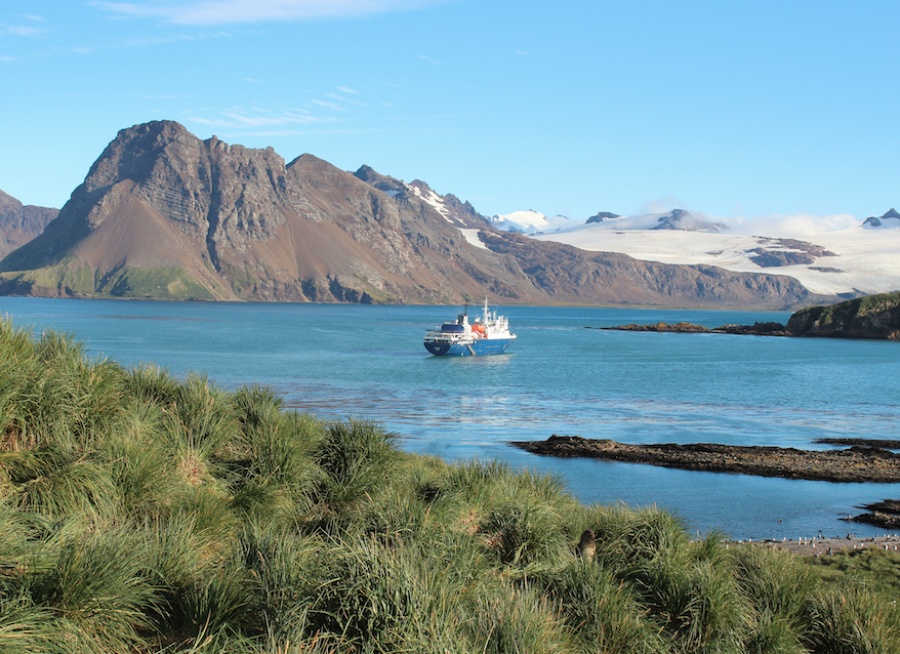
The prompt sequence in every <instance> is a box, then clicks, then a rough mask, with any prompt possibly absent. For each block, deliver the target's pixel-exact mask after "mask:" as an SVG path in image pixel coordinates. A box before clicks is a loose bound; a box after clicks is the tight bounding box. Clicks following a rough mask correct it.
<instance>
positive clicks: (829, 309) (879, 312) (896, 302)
mask: <svg viewBox="0 0 900 654" xmlns="http://www.w3.org/2000/svg"><path fill="white" fill-rule="evenodd" d="M787 331H788V332H790V334H791V335H792V336H832V337H834V336H838V337H846V338H887V339H895V340H896V339H900V292H897V293H881V294H878V295H868V296H866V297H861V298H855V299H852V300H846V301H844V302H839V303H837V304H833V305H830V306H816V307H810V308H808V309H802V310H800V311H797V312H795V313H794V314H793V315H792V316H791V318H790V320H788V324H787Z"/></svg>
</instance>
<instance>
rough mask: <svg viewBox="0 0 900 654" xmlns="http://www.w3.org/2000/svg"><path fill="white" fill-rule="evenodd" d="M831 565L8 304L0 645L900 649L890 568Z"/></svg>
mask: <svg viewBox="0 0 900 654" xmlns="http://www.w3.org/2000/svg"><path fill="white" fill-rule="evenodd" d="M588 528H590V529H593V530H594V532H595V533H596V535H597V554H596V560H595V561H593V562H587V561H585V560H584V559H581V558H577V557H575V556H574V554H573V548H574V546H575V544H576V542H577V541H578V539H579V536H580V534H581V533H582V531H583V530H585V529H588ZM848 560H849V559H848ZM885 561H887V563H885V562H884V561H882V564H884V565H887V567H888V568H889V569H893V570H896V562H894V561H888V560H885ZM848 565H849V566H850V568H853V566H852V563H848ZM873 569H876V570H879V572H878V574H879V576H881V577H883V576H884V575H883V569H882V568H879V567H875V568H873ZM819 570H820V568H817V567H814V566H811V565H809V564H807V563H806V562H805V561H804V560H802V559H799V558H797V557H794V556H792V555H789V554H786V553H779V552H772V551H765V550H760V549H753V548H744V549H734V548H731V549H726V547H725V546H724V545H723V544H722V543H721V542H720V538H719V537H718V535H716V534H711V535H709V536H708V537H707V538H705V539H703V540H699V541H691V540H690V539H689V537H688V536H687V534H686V532H685V529H684V526H683V525H682V524H681V523H680V522H679V520H678V519H676V518H675V517H673V516H671V515H669V514H667V513H665V512H661V511H658V510H654V509H644V510H638V511H632V510H628V509H625V508H623V507H618V506H617V507H607V506H584V505H582V504H580V503H579V502H577V501H576V500H575V499H574V498H573V497H572V496H571V495H570V494H569V493H568V492H567V491H566V490H565V489H564V487H563V486H562V484H561V483H560V481H559V480H557V479H555V478H552V477H546V476H541V475H536V474H534V473H529V472H516V471H513V470H511V469H509V468H508V467H506V466H504V465H501V464H498V463H494V462H471V463H467V464H461V465H448V464H446V463H444V462H442V461H440V460H437V459H431V458H423V457H419V456H412V455H408V454H404V453H402V452H401V451H400V450H399V449H398V447H397V446H396V443H395V439H394V437H393V436H392V435H391V434H388V433H385V432H384V431H383V430H382V429H380V428H379V427H378V426H377V425H373V424H371V423H368V422H364V421H354V420H350V421H347V422H323V421H320V420H317V419H315V418H313V417H311V416H308V415H302V414H297V413H293V412H289V411H285V410H283V409H282V407H281V401H280V399H279V398H278V397H277V396H276V395H275V394H274V393H273V392H272V391H270V390H268V389H266V388H261V387H245V388H241V389H239V390H238V391H236V392H226V391H224V390H222V389H220V388H217V387H216V386H215V385H214V384H212V383H210V382H209V381H208V380H207V379H205V378H204V377H202V376H200V375H194V376H190V377H189V378H188V379H187V380H186V381H178V380H176V379H174V378H173V377H172V376H171V375H170V374H169V373H167V372H166V371H164V370H161V369H158V368H155V367H152V366H147V367H137V368H133V369H124V368H122V367H121V366H119V365H118V364H116V363H113V362H109V361H97V360H91V359H88V358H86V357H85V356H84V352H83V348H82V347H81V346H80V345H79V344H77V343H74V342H72V341H71V340H70V339H68V338H65V337H62V336H60V335H57V334H53V333H45V334H43V335H42V336H41V337H40V338H34V337H32V336H31V335H30V333H29V332H27V331H24V330H19V329H16V328H14V327H13V326H12V325H11V324H10V323H9V322H8V321H4V322H2V323H0V652H3V653H4V654H18V653H23V654H24V653H34V652H60V653H72V654H81V653H85V654H86V653H88V652H90V653H98V652H115V653H135V654H141V653H145V652H172V653H175V652H191V653H213V652H216V653H219V652H223V653H231V652H234V653H239V652H240V653H245V652H246V653H260V654H262V653H266V654H291V653H297V654H299V653H301V652H302V653H325V652H342V653H343V652H351V653H354V652H360V653H364V652H366V653H367V652H373V653H374V652H421V653H432V652H433V653H435V654H438V653H440V654H444V653H456V652H459V653H463V652H474V653H480V654H487V653H501V652H504V653H506V652H509V653H514V652H515V653H523V654H525V653H534V654H540V653H545V652H546V653H550V652H554V653H556V652H558V653H566V652H592V653H597V652H609V653H613V652H616V653H618V652H622V653H626V652H627V653H632V652H633V653H646V654H652V653H655V652H718V653H726V652H760V653H761V652H785V653H802V652H816V653H826V652H827V653H841V652H853V653H860V652H872V653H875V652H898V651H900V620H898V613H897V607H896V603H895V602H892V601H891V600H895V599H896V595H897V593H896V592H891V591H892V589H893V590H895V588H894V586H893V585H892V584H890V583H889V584H887V586H886V587H880V588H879V589H878V592H876V591H875V590H873V589H872V586H871V584H869V583H868V582H866V581H865V578H864V577H860V576H859V575H858V574H857V573H856V572H855V571H854V570H853V569H851V570H850V571H849V572H848V571H847V570H837V569H834V568H829V569H828V570H827V574H823V573H820V571H819Z"/></svg>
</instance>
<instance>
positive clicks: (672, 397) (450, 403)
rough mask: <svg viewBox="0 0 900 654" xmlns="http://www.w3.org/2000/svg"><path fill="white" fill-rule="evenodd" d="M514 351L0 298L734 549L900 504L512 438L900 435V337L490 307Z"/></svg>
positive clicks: (320, 327) (200, 309)
mask: <svg viewBox="0 0 900 654" xmlns="http://www.w3.org/2000/svg"><path fill="white" fill-rule="evenodd" d="M498 310H499V311H500V312H501V313H503V314H505V315H507V316H508V317H509V319H510V324H511V327H512V331H513V332H515V333H517V334H518V336H519V338H518V339H517V340H516V341H515V342H514V343H513V344H512V345H511V346H510V349H509V350H508V354H505V355H501V356H494V357H486V358H453V359H448V358H436V357H432V356H430V355H428V353H427V352H426V351H425V349H424V347H423V346H422V334H423V332H424V330H425V329H426V328H428V327H433V326H434V325H437V324H439V323H440V322H442V321H443V320H444V319H446V318H451V317H454V316H455V314H456V311H457V308H456V307H368V306H346V305H310V304H199V303H168V302H132V301H101V300H44V299H34V298H0V313H5V314H8V315H9V316H10V317H11V318H12V319H13V321H14V323H15V324H16V325H17V326H22V327H24V326H30V327H32V328H34V329H35V330H38V331H40V330H41V329H44V328H53V329H57V330H61V331H66V332H69V333H71V334H73V335H74V336H75V337H76V338H78V339H79V340H82V341H84V342H85V343H86V344H87V346H88V349H89V351H90V352H91V354H94V355H101V356H106V357H109V358H112V359H115V360H117V361H119V362H121V363H123V364H125V365H130V364H134V363H138V362H155V363H158V364H160V365H162V366H165V367H167V368H168V369H169V370H171V371H172V372H173V373H175V374H177V375H179V376H181V375H184V374H185V373H186V372H187V371H190V370H196V371H204V372H206V373H208V374H209V376H210V378H211V379H213V380H215V381H216V382H217V383H219V384H220V385H223V386H226V387H229V388H231V387H235V386H239V385H241V384H244V383H251V382H260V383H263V384H267V385H270V386H272V387H274V388H275V389H276V390H277V391H278V392H280V393H281V394H283V395H284V397H285V399H286V401H287V403H288V404H289V405H290V406H292V407H296V408H298V409H302V410H304V411H311V412H313V413H316V414H318V415H320V416H324V417H336V418H345V417H348V416H354V417H357V416H358V417H367V418H371V419H374V420H376V421H378V422H381V423H382V424H384V425H385V426H386V427H387V428H388V429H391V430H393V431H396V432H397V433H398V434H399V435H400V436H401V437H402V445H403V447H404V448H405V449H406V450H408V451H411V452H419V453H424V454H434V455H438V456H441V457H443V458H445V459H448V460H456V459H464V458H473V457H478V458H498V459H502V460H505V461H508V462H509V463H511V464H512V465H514V466H517V467H529V468H534V469H539V470H542V471H547V472H551V473H554V474H557V475H560V476H562V477H563V478H564V479H565V480H566V482H567V483H568V485H569V487H570V488H571V490H572V492H573V493H575V494H576V495H577V496H578V497H579V498H580V499H581V500H583V501H584V502H588V503H592V502H603V503H608V502H618V501H621V502H625V503H627V504H629V505H633V506H637V505H640V506H644V505H648V504H656V505H658V506H664V507H667V508H669V509H671V510H673V511H675V512H677V513H679V514H680V515H681V516H682V517H684V518H685V519H686V520H687V522H688V523H689V525H690V527H691V529H697V530H700V531H701V532H707V531H709V530H711V529H720V530H722V531H724V532H725V533H726V534H729V535H731V536H733V537H735V538H747V537H751V538H782V537H787V538H796V537H798V536H813V535H816V534H817V533H819V532H820V531H821V532H822V533H824V534H825V535H828V536H833V535H837V534H840V535H845V534H846V533H847V532H850V531H852V532H853V533H856V534H860V535H862V534H873V533H880V531H879V530H875V529H872V528H868V527H865V526H862V525H851V524H848V523H845V522H842V521H840V520H838V518H839V517H840V516H846V515H847V514H849V513H857V512H858V511H856V510H855V508H854V507H855V506H856V505H858V504H861V503H866V502H871V501H877V500H880V499H884V498H898V497H900V489H898V488H894V487H893V485H883V484H828V483H825V482H808V481H792V480H783V479H763V478H756V477H749V476H742V475H728V474H714V473H702V472H687V471H679V470H667V469H663V468H655V467H652V466H644V465H634V464H624V463H609V462H599V461H592V460H559V459H550V458H541V457H536V456H533V455H530V454H527V453H524V452H521V451H519V450H517V449H515V448H512V447H510V446H508V445H507V443H508V442H509V441H515V440H529V439H545V438H547V437H548V436H550V435H551V434H572V435H580V436H584V437H587V438H612V439H615V440H619V441H623V442H628V443H658V442H666V443H669V442H672V443H696V442H716V443H730V444H738V445H779V446H789V447H798V448H806V449H810V448H815V447H823V446H815V445H813V444H812V440H813V439H816V438H821V437H840V436H844V437H865V438H892V439H898V438H900V430H898V428H897V417H898V409H897V407H898V405H900V385H898V384H897V383H896V373H897V371H898V364H900V344H897V343H888V342H874V341H873V342H868V341H839V340H812V339H810V340H803V339H782V338H766V337H751V336H729V335H696V334H654V333H629V332H617V331H601V330H596V329H586V327H601V326H612V325H618V324H622V323H630V322H640V323H650V322H658V321H665V322H678V321H681V320H685V321H689V322H695V323H700V324H703V325H707V326H710V327H714V326H718V325H721V324H724V323H729V322H734V323H743V324H749V323H753V322H755V321H768V320H777V321H781V322H784V321H786V320H787V318H788V314H785V313H744V312H718V311H666V310H628V309H584V308H575V309H571V308H541V307H498Z"/></svg>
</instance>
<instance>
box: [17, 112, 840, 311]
mask: <svg viewBox="0 0 900 654" xmlns="http://www.w3.org/2000/svg"><path fill="white" fill-rule="evenodd" d="M0 293H5V294H31V295H42V296H75V297H136V298H160V299H206V300H233V301H234V300H255V301H296V302H306V301H315V302H364V303H459V302H461V300H462V298H463V296H464V295H468V296H471V297H472V298H478V297H482V296H484V295H487V296H488V297H489V298H490V299H491V300H492V301H494V302H504V303H520V304H524V303H531V304H553V303H557V304H559V303H568V304H572V303H578V304H631V305H665V306H716V307H748V308H763V307H765V308H786V307H794V306H798V305H808V304H814V303H824V302H828V301H833V300H834V299H836V298H833V297H831V296H822V295H815V294H812V293H810V292H809V291H808V290H807V289H805V288H804V287H803V286H802V285H801V284H799V283H798V282H796V281H795V280H792V279H790V278H788V277H782V276H774V275H768V274H742V273H732V272H728V271H725V270H723V269H721V268H714V267H710V266H672V265H665V264H658V263H650V262H643V261H638V260H635V259H632V258H631V257H628V256H624V255H620V254H609V253H603V252H586V251H583V250H579V249H577V248H574V247H569V246H566V245H561V244H558V243H542V242H539V241H535V240H533V239H529V238H527V237H525V236H522V235H519V234H513V233H504V232H500V231H498V230H496V229H494V228H492V227H491V226H490V225H489V224H487V223H486V222H485V221H484V220H483V219H481V218H480V217H479V216H478V214H477V212H475V210H474V209H473V208H472V207H471V205H468V204H467V203H462V202H460V201H459V200H458V199H456V198H455V197H453V196H449V195H445V196H440V195H438V194H437V193H435V192H434V191H433V190H431V189H430V187H428V185H427V184H424V183H423V182H412V183H410V184H405V183H404V182H401V181H399V180H396V179H394V178H391V177H388V176H384V175H381V174H379V173H377V172H376V171H374V170H372V169H371V168H368V167H363V168H361V169H360V170H358V171H357V172H356V174H353V173H349V172H345V171H342V170H339V169H337V168H335V167H334V166H332V165H331V164H329V163H327V162H325V161H323V160H321V159H318V158H316V157H315V156H313V155H310V154H304V155H302V156H300V157H298V158H296V159H294V160H293V161H291V162H290V163H287V164H286V163H285V161H284V159H283V158H281V157H280V156H279V155H278V154H276V153H275V152H274V151H273V150H272V149H271V148H267V149H265V150H260V149H251V148H245V147H242V146H240V145H229V144H226V143H224V142H222V141H220V140H218V139H217V138H216V137H212V138H210V139H207V140H205V141H201V140H200V139H198V138H197V137H195V136H194V135H193V134H191V133H190V132H188V131H187V130H186V129H185V128H184V127H183V126H181V125H180V124H178V123H175V122H172V121H155V122H151V123H146V124H143V125H135V126H134V127H131V128H128V129H123V130H121V131H120V132H119V133H118V135H117V137H116V138H115V139H114V140H113V141H112V142H111V143H110V144H109V145H108V146H107V148H106V149H105V150H104V151H103V153H102V154H101V155H100V157H99V158H98V159H97V161H96V162H95V163H94V164H93V165H92V166H91V169H90V171H89V172H88V175H87V177H86V178H85V181H84V183H82V184H81V185H80V186H79V187H78V188H76V189H75V191H74V192H73V193H72V196H71V198H70V200H69V201H68V202H67V203H66V204H65V206H64V207H63V208H62V210H61V211H60V213H59V215H58V216H57V218H56V219H55V220H53V221H52V222H51V223H50V224H49V225H48V226H47V228H46V229H45V230H44V232H43V233H42V234H41V235H40V236H38V237H36V238H35V239H34V240H32V241H31V242H29V243H27V244H26V245H24V246H23V247H21V248H19V249H18V250H16V251H14V252H12V253H11V254H9V255H7V256H6V258H4V259H3V260H2V261H0Z"/></svg>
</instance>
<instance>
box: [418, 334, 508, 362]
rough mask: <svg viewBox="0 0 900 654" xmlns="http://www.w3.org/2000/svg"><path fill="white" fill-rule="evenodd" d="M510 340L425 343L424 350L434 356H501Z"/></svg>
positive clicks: (481, 339)
mask: <svg viewBox="0 0 900 654" xmlns="http://www.w3.org/2000/svg"><path fill="white" fill-rule="evenodd" d="M510 341H512V339H511V338H480V339H476V340H475V341H472V342H471V343H448V342H446V341H443V342H442V341H425V349H426V350H428V351H429V352H431V353H432V354H433V355H435V356H439V357H441V356H446V357H470V356H487V355H489V354H503V351H504V350H506V346H507V345H509V343H510Z"/></svg>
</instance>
